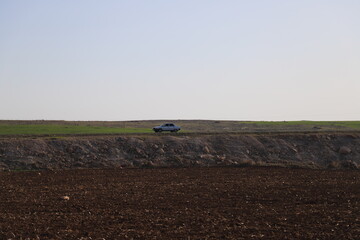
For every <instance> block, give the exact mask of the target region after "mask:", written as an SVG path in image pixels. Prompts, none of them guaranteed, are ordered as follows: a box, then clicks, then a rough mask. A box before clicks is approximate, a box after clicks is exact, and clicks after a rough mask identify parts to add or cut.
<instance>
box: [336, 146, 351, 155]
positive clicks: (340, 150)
mask: <svg viewBox="0 0 360 240" xmlns="http://www.w3.org/2000/svg"><path fill="white" fill-rule="evenodd" d="M339 153H341V154H349V153H351V149H350V148H349V147H346V146H342V147H340V149H339Z"/></svg>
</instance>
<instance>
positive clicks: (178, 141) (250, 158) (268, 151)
mask: <svg viewBox="0 0 360 240" xmlns="http://www.w3.org/2000/svg"><path fill="white" fill-rule="evenodd" d="M359 164H360V134H359V133H293V134H280V133H272V134H261V135H260V134H240V133H239V134H199V133H197V134H148V135H118V136H87V137H81V136H77V137H75V136H73V137H4V138H2V139H0V170H1V169H2V170H24V169H26V170H39V169H74V168H111V167H123V168H124V167H192V166H248V165H257V166H286V167H307V168H349V169H357V168H358V166H359Z"/></svg>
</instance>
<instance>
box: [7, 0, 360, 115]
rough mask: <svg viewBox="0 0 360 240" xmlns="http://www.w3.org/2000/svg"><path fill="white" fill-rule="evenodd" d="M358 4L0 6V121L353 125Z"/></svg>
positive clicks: (347, 0)
mask: <svg viewBox="0 0 360 240" xmlns="http://www.w3.org/2000/svg"><path fill="white" fill-rule="evenodd" d="M359 12H360V2H359V1H355V0H344V1H335V0H330V1H325V0H311V1H310V0H304V1H285V0H269V1H265V0H254V1H230V0H229V1H221V2H220V1H203V0H200V1H186V0H183V1H176V0H175V1H164V0H163V1H115V0H107V1H93V0H88V1H85V0H77V1H69V0H64V1H45V0H33V1H25V0H3V1H1V2H0V32H1V38H0V119H4V120H69V121H76V120H81V121H95V120H98V121H126V120H135V121H136V120H162V119H163V120H196V119H197V120H235V121H256V120H259V121H262V120H263V121H284V120H285V121H292V120H311V121H318V120H322V121H335V120H339V121H346V120H360V110H359V109H360V94H359V92H360V28H359V26H360V14H359Z"/></svg>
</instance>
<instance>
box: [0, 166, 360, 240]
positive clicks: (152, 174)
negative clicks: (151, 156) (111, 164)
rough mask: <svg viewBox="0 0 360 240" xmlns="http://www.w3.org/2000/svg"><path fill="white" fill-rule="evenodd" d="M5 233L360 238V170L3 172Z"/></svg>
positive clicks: (0, 193)
mask: <svg viewBox="0 0 360 240" xmlns="http://www.w3.org/2000/svg"><path fill="white" fill-rule="evenodd" d="M0 239H360V172H359V171H349V170H347V171H344V170H310V169H284V168H188V169H186V168H180V169H159V168H158V169H113V170H104V169H103V170H68V171H57V172H52V171H42V172H0Z"/></svg>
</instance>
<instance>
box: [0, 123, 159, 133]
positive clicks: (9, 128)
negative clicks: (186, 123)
mask: <svg viewBox="0 0 360 240" xmlns="http://www.w3.org/2000/svg"><path fill="white" fill-rule="evenodd" d="M149 132H152V130H151V129H148V128H117V127H96V126H73V125H0V135H22V134H24V135H44V134H46V135H47V134H49V135H52V134H55V135H56V134H111V133H149Z"/></svg>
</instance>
